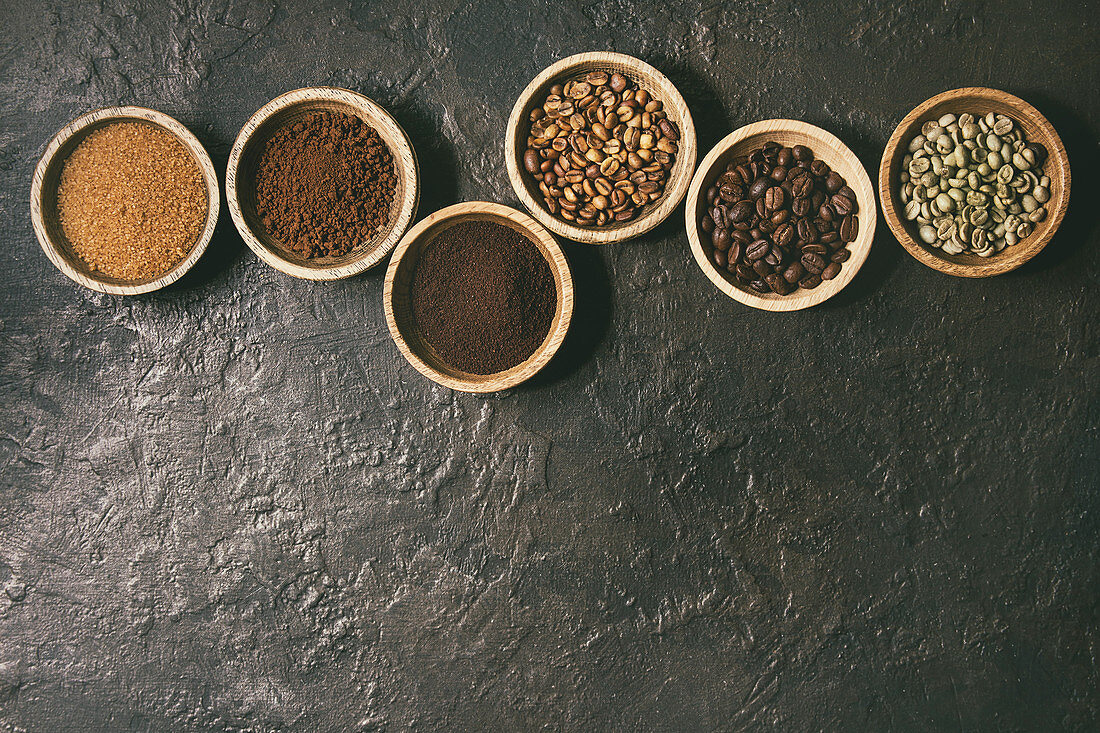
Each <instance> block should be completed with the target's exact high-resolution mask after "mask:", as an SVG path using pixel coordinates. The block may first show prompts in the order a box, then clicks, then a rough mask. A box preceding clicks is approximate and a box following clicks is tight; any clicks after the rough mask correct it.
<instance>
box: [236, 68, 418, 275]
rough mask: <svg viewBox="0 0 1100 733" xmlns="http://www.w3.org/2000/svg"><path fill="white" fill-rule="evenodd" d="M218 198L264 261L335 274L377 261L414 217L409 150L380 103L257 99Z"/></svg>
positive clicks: (307, 94) (350, 98)
mask: <svg viewBox="0 0 1100 733" xmlns="http://www.w3.org/2000/svg"><path fill="white" fill-rule="evenodd" d="M225 192H226V201H227V203H228V204H229V212H230V214H231V215H232V217H233V223H234V224H235V225H236V227H237V231H239V232H240V234H241V237H242V238H243V239H244V241H245V243H246V244H247V245H248V246H249V248H251V249H252V251H253V252H255V253H256V255H257V256H258V257H259V258H260V259H262V260H263V261H264V262H266V263H268V264H269V265H271V266H272V267H274V268H276V269H278V270H280V271H282V272H284V273H286V274H288V275H292V276H294V277H300V278H305V279H308V280H337V279H340V278H345V277H350V276H352V275H356V274H358V273H360V272H363V271H364V270H367V269H369V268H370V267H373V266H374V265H376V264H378V263H379V262H381V261H382V260H383V259H384V258H385V257H386V255H388V254H389V253H390V252H391V251H392V250H393V248H394V246H395V245H396V244H397V242H398V240H400V239H401V235H403V234H404V233H405V230H406V229H408V226H409V224H410V223H411V222H412V220H413V217H415V215H416V207H417V202H418V200H419V195H420V185H419V174H418V171H417V163H416V154H415V153H414V152H413V148H412V145H411V144H410V142H409V138H408V136H407V135H406V134H405V131H404V130H402V129H401V126H400V125H398V124H397V121H396V120H394V118H393V117H392V116H391V115H390V114H389V113H388V112H387V111H386V110H384V109H382V108H381V107H380V106H378V105H377V104H375V103H374V102H373V101H371V100H370V99H368V98H367V97H364V96H363V95H361V94H356V93H355V92H352V91H349V90H347V89H336V88H331V87H312V88H308V89H298V90H295V91H293V92H288V93H286V94H284V95H282V96H281V97H278V98H276V99H273V100H272V101H271V102H268V103H267V104H266V105H264V106H263V107H262V108H261V109H260V110H259V111H258V112H256V114H254V115H252V117H251V119H249V120H248V122H247V123H246V124H245V126H244V127H243V128H242V129H241V131H240V133H239V134H238V135H237V140H236V142H235V143H234V144H233V149H232V151H231V152H230V155H229V163H228V165H227V166H226V175H225Z"/></svg>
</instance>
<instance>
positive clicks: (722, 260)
mask: <svg viewBox="0 0 1100 733" xmlns="http://www.w3.org/2000/svg"><path fill="white" fill-rule="evenodd" d="M714 264H716V265H718V267H720V268H722V269H725V267H726V265H727V264H729V261H728V260H726V253H725V252H723V251H722V250H720V249H715V250H714Z"/></svg>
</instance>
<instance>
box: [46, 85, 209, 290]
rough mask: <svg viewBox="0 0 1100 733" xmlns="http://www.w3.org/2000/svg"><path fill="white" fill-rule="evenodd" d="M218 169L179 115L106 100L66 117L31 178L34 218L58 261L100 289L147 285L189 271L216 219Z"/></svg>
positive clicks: (79, 279)
mask: <svg viewBox="0 0 1100 733" xmlns="http://www.w3.org/2000/svg"><path fill="white" fill-rule="evenodd" d="M219 201H220V192H219V190H218V177H217V175H216V174H215V173H214V166H213V165H212V164H211V162H210V156H209V155H208V154H207V153H206V150H205V149H204V148H203V146H202V144H201V143H200V142H199V141H198V140H197V139H196V138H195V136H194V135H192V134H191V132H190V131H189V130H188V129H187V128H186V127H184V126H183V125H181V124H180V123H179V122H177V121H176V120H174V119H173V118H171V117H169V116H168V115H166V114H163V113H161V112H157V111H155V110H151V109H146V108H144V107H107V108H104V109H98V110H95V111H93V112H89V113H88V114H85V115H82V116H81V117H78V118H77V119H75V120H73V121H72V122H71V123H69V124H68V125H66V126H65V127H64V128H63V129H62V130H61V131H60V132H58V133H57V135H55V136H54V138H53V139H52V140H51V141H50V143H49V144H48V145H47V146H46V150H45V152H44V153H43V154H42V157H41V159H40V160H39V162H38V166H37V167H36V168H35V171H34V178H33V180H32V183H31V223H32V225H33V227H34V232H35V235H36V236H37V238H38V242H39V244H41V245H42V250H43V251H44V252H45V253H46V256H47V257H49V258H50V261H51V262H53V263H54V265H56V266H57V268H58V269H59V270H61V271H62V272H63V273H65V274H66V275H68V276H69V277H70V278H72V279H73V280H75V281H76V282H78V283H80V284H81V285H83V286H85V287H88V288H91V289H92V290H97V291H99V292H102V293H112V294H115V295H136V294H138V293H147V292H150V291H153V290H158V289H160V288H163V287H165V286H166V285H169V284H170V283H173V282H175V281H176V280H178V279H179V278H181V277H183V275H184V273H186V272H187V271H188V270H190V269H191V267H192V266H193V265H194V264H195V263H196V262H197V261H198V259H199V258H200V257H201V256H202V254H203V252H204V251H206V247H207V245H208V244H209V243H210V238H211V237H212V236H213V234H214V226H215V224H216V223H217V220H218V208H219Z"/></svg>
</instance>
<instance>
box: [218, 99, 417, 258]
mask: <svg viewBox="0 0 1100 733" xmlns="http://www.w3.org/2000/svg"><path fill="white" fill-rule="evenodd" d="M323 110H330V111H338V112H344V113H346V114H350V115H354V116H356V117H358V118H359V119H361V120H362V121H363V122H365V123H366V124H368V125H370V126H371V127H373V128H374V129H375V130H376V131H377V132H378V135H379V137H381V138H382V140H383V141H384V142H385V143H386V146H387V147H388V148H389V150H390V153H391V155H392V156H393V163H394V166H395V168H396V173H397V190H396V191H395V192H394V197H393V204H392V205H391V208H390V218H389V223H388V224H387V225H386V226H385V227H383V228H382V229H380V230H379V231H378V232H377V233H376V234H375V235H374V237H373V238H372V240H371V241H370V242H364V243H362V244H360V245H359V246H357V247H355V248H354V249H352V251H351V252H349V253H347V254H346V255H341V256H339V257H314V258H306V257H303V256H301V255H300V254H297V253H295V252H291V251H289V250H287V249H286V248H284V247H283V246H282V245H281V244H280V243H279V242H278V241H276V240H275V239H274V238H273V237H271V236H270V235H269V234H268V233H267V232H266V231H265V230H264V227H263V225H262V224H261V223H260V221H259V218H258V217H257V215H256V201H255V195H256V190H255V184H254V176H255V169H256V164H257V163H258V161H259V156H260V153H261V151H262V150H263V145H264V143H265V142H266V141H267V140H269V139H270V138H271V136H272V135H273V134H274V133H275V132H276V131H277V130H278V129H279V128H281V127H282V126H284V125H287V124H290V123H292V122H294V121H296V120H299V119H301V118H302V117H303V116H305V115H307V114H310V113H313V112H319V111H323ZM225 197H226V202H227V203H228V204H229V213H230V215H231V216H232V217H233V224H234V225H236V227H237V231H238V232H240V234H241V238H243V239H244V241H245V243H246V244H247V245H248V246H249V248H250V249H251V250H252V251H253V252H255V253H256V255H257V256H258V257H259V258H260V259H261V260H263V261H264V262H266V263H267V264H269V265H271V266H272V267H274V268H275V269H277V270H279V271H281V272H284V273H286V274H287V275H291V276H293V277H300V278H304V279H306V280H339V279H341V278H345V277H351V276H352V275H357V274H359V273H360V272H363V271H364V270H368V269H370V268H371V267H373V266H374V265H376V264H378V263H379V262H381V261H382V260H383V259H384V258H385V257H386V255H388V254H389V253H390V251H391V250H393V248H394V246H396V244H397V242H398V240H400V239H401V236H402V235H403V234H404V233H405V231H406V230H407V229H408V227H409V224H411V223H412V220H413V218H414V217H415V216H416V209H417V205H418V203H419V200H420V173H419V168H418V166H417V161H416V153H415V151H414V150H413V147H412V143H410V142H409V137H408V135H406V134H405V131H404V130H403V129H401V126H400V125H399V124H398V123H397V120H395V119H394V118H393V116H392V115H391V114H390V113H389V112H387V111H386V110H385V109H383V108H382V107H380V106H379V105H378V104H376V103H375V102H373V101H372V100H370V99H369V98H367V97H364V96H363V95H362V94H358V93H356V92H353V91H350V90H347V89H338V88H335V87H309V88H305V89H296V90H294V91H292V92H287V93H286V94H283V95H282V96H279V97H276V98H275V99H273V100H271V101H270V102H268V103H267V104H265V105H264V106H263V107H261V108H260V109H259V110H258V111H257V112H256V113H255V114H254V115H252V117H251V118H249V120H248V122H246V123H245V125H244V127H242V128H241V131H240V133H239V134H238V135H237V139H236V142H234V143H233V149H232V151H231V152H230V154H229V163H228V165H227V166H226V172H225Z"/></svg>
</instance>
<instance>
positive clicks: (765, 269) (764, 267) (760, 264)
mask: <svg viewBox="0 0 1100 733" xmlns="http://www.w3.org/2000/svg"><path fill="white" fill-rule="evenodd" d="M752 269H753V270H754V271H755V272H756V274H757V275H759V276H760V277H764V276H765V275H767V274H768V273H769V272H771V271H772V266H771V265H769V264H768V263H767V262H765V261H764V260H757V261H756V262H754V263H752Z"/></svg>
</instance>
